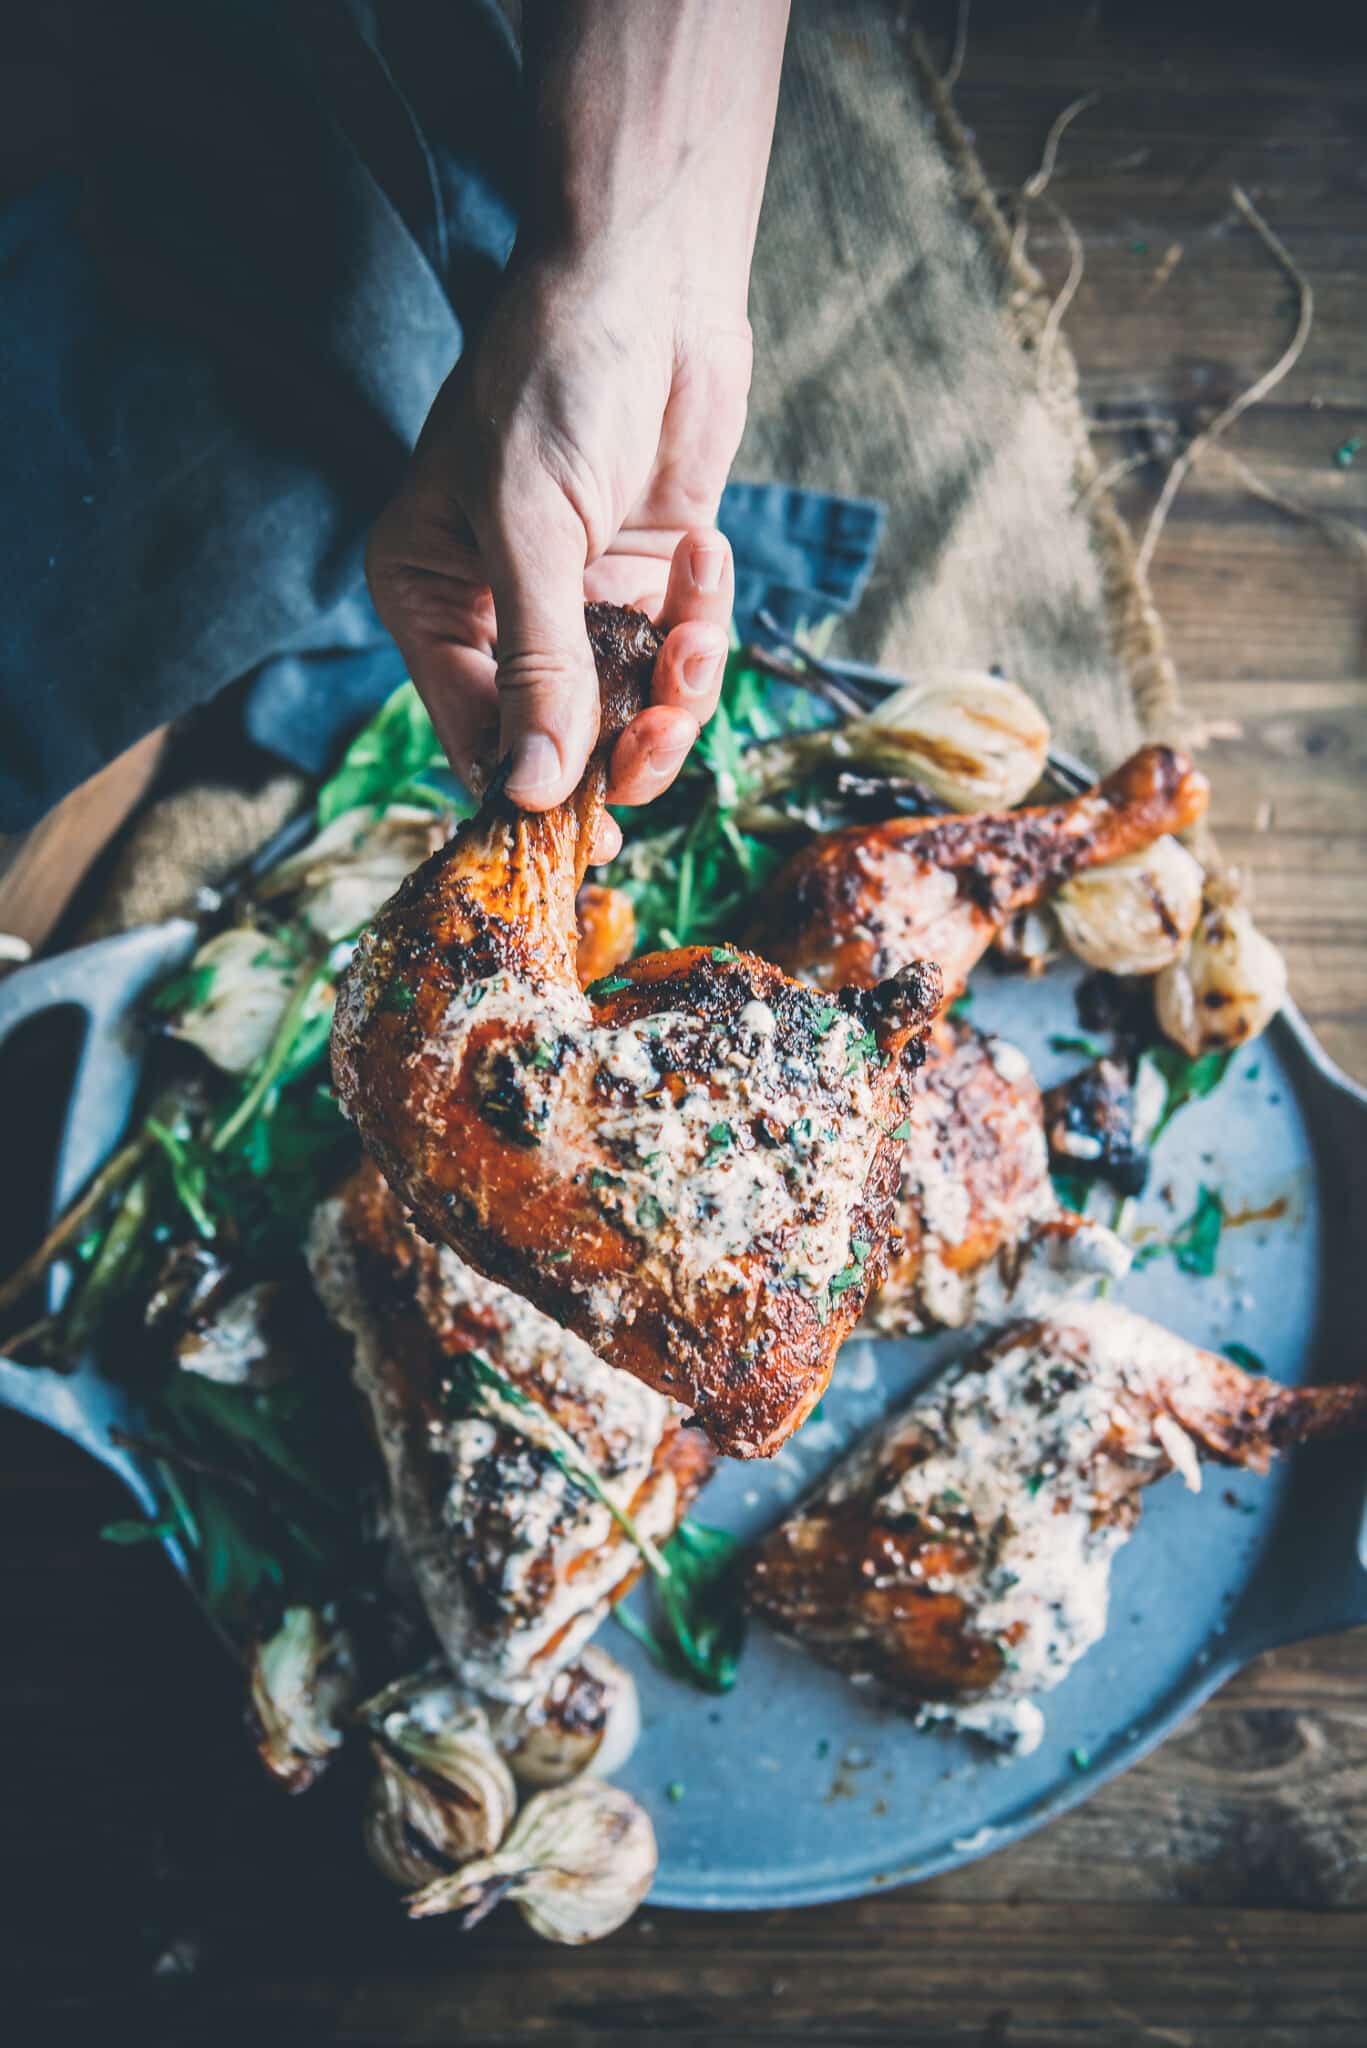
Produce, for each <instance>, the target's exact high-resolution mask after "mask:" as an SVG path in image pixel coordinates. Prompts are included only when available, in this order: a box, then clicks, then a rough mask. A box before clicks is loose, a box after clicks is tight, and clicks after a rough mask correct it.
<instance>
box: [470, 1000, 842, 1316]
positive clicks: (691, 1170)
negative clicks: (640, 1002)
mask: <svg viewBox="0 0 1367 2048" xmlns="http://www.w3.org/2000/svg"><path fill="white" fill-rule="evenodd" d="M476 991H478V993H476ZM472 998H473V1002H472ZM827 1015H828V1021H827V1022H826V1024H825V1027H824V1029H823V1030H822V1032H821V1033H820V1035H819V1036H817V1037H816V1038H815V1039H814V1040H813V1046H812V1048H808V1047H806V1046H804V1044H803V1043H802V1042H798V1043H797V1044H794V1043H792V1042H789V1040H787V1039H784V1040H780V1039H779V1038H778V1036H777V1033H776V1020H775V1017H774V1013H773V1011H772V1009H771V1008H770V1007H769V1005H768V1004H767V1003H764V1002H761V1001H759V1000H758V999H755V1000H751V1001H750V1002H748V1003H746V1004H745V1005H744V1006H743V1007H742V1009H741V1011H740V1013H739V1016H738V1018H737V1022H736V1024H735V1026H734V1027H733V1029H732V1032H731V1035H730V1037H729V1040H728V1039H727V1038H726V1037H720V1038H719V1037H718V1031H717V1026H716V1025H715V1024H710V1025H709V1026H708V1035H707V1041H706V1043H707V1049H708V1057H709V1060H710V1062H711V1063H712V1064H711V1065H710V1070H709V1071H708V1072H707V1074H706V1075H705V1076H699V1075H697V1074H696V1073H695V1072H692V1071H690V1070H692V1069H695V1068H696V1065H697V1059H698V1051H699V1046H700V1037H701V1027H700V1024H699V1020H698V1019H697V1018H696V1017H693V1016H690V1015H688V1014H686V1013H684V1012H676V1011H665V1012H662V1013H659V1014H656V1015H653V1016H649V1017H642V1018H639V1019H637V1020H635V1021H632V1022H629V1023H623V1024H615V1025H607V1024H598V1023H595V1022H594V1021H593V1014H592V1011H591V1010H590V1008H589V1006H588V1004H587V1002H586V1001H585V999H584V998H583V997H582V996H581V995H580V994H579V992H578V991H577V990H575V989H572V988H567V987H564V986H562V985H558V984H547V985H544V986H542V987H539V988H536V989H535V990H532V989H531V988H529V986H528V985H527V984H526V983H520V982H517V981H514V980H513V979H512V978H510V977H509V976H506V975H494V976H491V977H490V978H489V979H488V980H486V981H484V982H480V983H475V984H472V985H471V987H470V988H468V989H466V990H462V992H461V994H460V995H459V996H458V997H456V998H455V1000H454V1001H453V1002H452V1004H451V1005H450V1007H449V1008H448V1010H447V1012H446V1015H445V1017H444V1019H443V1022H442V1025H441V1030H440V1033H439V1037H440V1042H441V1044H442V1047H443V1051H444V1055H445V1057H446V1058H447V1059H449V1061H450V1062H451V1064H452V1066H456V1065H458V1064H459V1063H460V1062H461V1061H462V1060H463V1059H464V1057H465V1055H466V1049H467V1046H468V1042H469V1039H470V1035H471V1032H472V1031H473V1030H475V1029H476V1028H477V1027H478V1026H480V1025H482V1024H488V1023H489V1022H491V1021H497V1022H499V1023H501V1024H511V1025H523V1024H525V1023H526V1021H527V1020H528V1018H530V1017H534V1018H535V1021H536V1038H535V1041H534V1043H533V1044H532V1046H531V1047H530V1049H529V1053H528V1057H527V1059H526V1061H525V1063H522V1064H520V1065H519V1066H518V1067H517V1070H516V1072H515V1074H513V1075H512V1076H511V1077H510V1076H509V1073H508V1066H509V1055H508V1050H507V1047H508V1039H507V1037H506V1036H505V1035H504V1034H502V1033H500V1034H499V1039H498V1046H497V1049H496V1050H495V1052H494V1053H493V1055H492V1058H491V1059H490V1060H489V1062H488V1063H489V1065H490V1069H491V1071H490V1074H489V1076H488V1080H489V1085H490V1087H491V1089H492V1088H493V1087H494V1086H495V1085H502V1086H504V1087H505V1088H506V1087H509V1086H511V1087H513V1088H515V1091H516V1114H517V1117H518V1119H519V1124H520V1127H521V1128H523V1129H525V1130H526V1131H527V1132H528V1133H531V1134H534V1141H535V1142H536V1143H537V1144H538V1146H539V1148H540V1150H541V1154H542V1157H543V1159H544V1161H545V1164H546V1168H547V1171H548V1172H549V1173H551V1174H553V1173H554V1172H555V1171H556V1169H557V1166H559V1165H561V1164H563V1166H564V1170H565V1172H566V1173H567V1174H568V1173H583V1172H585V1171H586V1169H585V1167H584V1164H583V1156H584V1155H583V1139H584V1132H585V1130H586V1129H588V1128H589V1127H590V1119H589V1117H588V1115H587V1106H588V1104H589V1103H590V1102H591V1103H592V1120H591V1121H592V1129H593V1132H594V1136H595V1138H596V1139H597V1141H598V1144H599V1146H600V1148H601V1151H602V1155H603V1163H602V1164H601V1165H600V1166H598V1167H595V1168H591V1169H587V1171H588V1173H589V1179H590V1185H591V1189H592V1192H593V1195H594V1197H595V1199H596V1200H597V1202H598V1204H599V1206H600V1208H601V1209H602V1210H603V1213H604V1214H605V1215H606V1216H608V1217H610V1218H611V1219H612V1220H613V1221H614V1222H616V1223H619V1224H621V1225H622V1226H623V1227H624V1228H625V1229H626V1230H628V1231H629V1232H630V1233H631V1234H632V1235H633V1236H635V1237H637V1238H638V1239H639V1240H640V1242H641V1243H642V1245H643V1246H645V1247H646V1250H647V1254H648V1258H649V1260H650V1261H651V1262H652V1263H657V1264H658V1266H659V1268H660V1270H661V1271H662V1273H664V1274H666V1275H670V1274H672V1275H674V1276H677V1278H678V1280H679V1281H680V1282H681V1283H684V1284H689V1283H694V1282H696V1281H698V1280H699V1279H701V1278H704V1277H713V1278H717V1279H719V1280H720V1282H721V1284H723V1285H724V1284H725V1282H726V1279H727V1277H728V1275H727V1268H728V1262H731V1261H735V1260H739V1259H741V1258H743V1257H745V1256H746V1255H747V1254H749V1253H751V1252H753V1250H754V1248H755V1245H756V1243H757V1242H764V1241H766V1240H767V1241H768V1242H769V1243H770V1244H771V1245H772V1247H773V1249H774V1254H775V1263H774V1272H775V1277H776V1279H777V1280H778V1281H779V1283H780V1284H782V1283H783V1282H785V1281H786V1282H788V1283H789V1284H791V1285H793V1286H795V1287H799V1288H801V1289H803V1290H804V1291H806V1292H808V1293H810V1294H812V1295H820V1293H821V1292H822V1290H823V1289H824V1288H825V1287H826V1286H828V1284H829V1283H830V1282H831V1281H832V1280H833V1279H835V1278H836V1277H837V1275H839V1274H841V1273H842V1272H844V1271H847V1270H848V1269H849V1268H850V1266H851V1262H852V1260H858V1259H859V1257H860V1250H859V1247H857V1246H852V1244H851V1219H852V1216H853V1213H854V1210H855V1208H856V1206H857V1205H858V1202H859V1200H860V1197H861V1196H862V1194H863V1191H864V1185H865V1182H866V1180H867V1177H868V1172H869V1167H870V1165H871V1162H872V1157H873V1151H874V1146H875V1145H876V1142H877V1139H878V1134H879V1133H878V1126H877V1125H875V1124H874V1122H873V1117H874V1108H875V1103H874V1091H873V1086H872V1079H873V1075H874V1074H875V1073H876V1072H877V1070H878V1065H879V1055H878V1053H877V1051H876V1049H875V1047H874V1044H873V1041H872V1037H871V1034H870V1033H869V1032H867V1031H866V1030H865V1029H864V1028H863V1027H862V1025H861V1024H860V1022H859V1020H858V1019H857V1018H855V1017H852V1016H850V1015H848V1014H847V1013H846V1012H844V1011H842V1010H837V1009H836V1008H835V1007H834V1006H833V1005H832V1006H830V1009H829V1011H828V1013H827ZM481 1057H482V1056H481V1055H480V1053H479V1052H478V1051H476V1052H475V1054H474V1069H475V1073H476V1076H477V1080H478V1077H479V1075H480V1072H481V1068H480V1061H481ZM495 1063H497V1073H495V1072H494V1071H493V1068H494V1065H495ZM864 1255H865V1256H866V1255H867V1253H865V1254H864ZM736 1277H737V1278H738V1279H739V1277H740V1275H739V1271H738V1270H737V1274H736ZM610 1291H611V1290H610V1288H607V1287H600V1292H601V1293H602V1294H603V1297H604V1298H603V1299H602V1301H601V1302H599V1303H596V1304H594V1306H595V1313H596V1314H597V1315H598V1316H599V1319H600V1320H601V1321H604V1322H609V1323H610V1322H611V1321H612V1320H614V1318H615V1315H616V1314H617V1313H618V1311H617V1309H616V1305H615V1302H613V1301H611V1300H609V1299H608V1294H609V1293H610Z"/></svg>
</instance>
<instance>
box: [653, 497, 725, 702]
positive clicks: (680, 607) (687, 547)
mask: <svg viewBox="0 0 1367 2048" xmlns="http://www.w3.org/2000/svg"><path fill="white" fill-rule="evenodd" d="M735 594H736V589H735V573H734V570H733V567H732V562H731V549H730V547H729V545H728V543H727V541H726V538H725V535H723V534H720V533H717V532H716V531H715V530H714V529H712V528H710V527H695V528H693V529H692V531H690V532H688V533H686V534H684V536H683V538H682V540H680V542H679V544H678V546H677V547H676V548H675V550H674V559H673V561H672V562H671V564H670V569H669V586H668V589H667V590H666V592H665V601H664V608H663V610H662V611H661V613H660V624H661V625H662V626H664V627H665V628H666V637H665V643H664V646H663V647H662V648H661V649H660V654H659V658H658V659H657V661H656V663H655V680H654V683H653V685H652V687H651V693H650V694H651V698H652V700H653V702H654V703H656V704H670V705H673V706H676V707H677V708H678V709H679V710H681V711H686V712H688V714H689V715H690V717H692V718H696V719H697V721H698V723H699V725H705V724H706V722H707V720H708V719H709V718H710V717H711V716H712V713H713V712H714V711H715V710H716V708H717V699H718V697H719V696H720V694H721V684H722V674H723V671H724V670H725V667H726V655H727V650H728V648H729V646H730V634H729V632H728V630H727V628H728V626H729V623H730V619H731V610H732V606H733V604H734V602H735Z"/></svg>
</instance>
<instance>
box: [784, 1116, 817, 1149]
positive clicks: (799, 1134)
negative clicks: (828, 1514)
mask: <svg viewBox="0 0 1367 2048" xmlns="http://www.w3.org/2000/svg"><path fill="white" fill-rule="evenodd" d="M787 1135H788V1142H789V1144H790V1145H805V1144H806V1143H807V1140H808V1139H809V1138H810V1137H811V1135H812V1120H811V1118H810V1117H809V1116H800V1117H799V1118H798V1120H797V1122H796V1123H795V1124H789V1126H788V1133H787Z"/></svg>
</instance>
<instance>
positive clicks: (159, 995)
mask: <svg viewBox="0 0 1367 2048" xmlns="http://www.w3.org/2000/svg"><path fill="white" fill-rule="evenodd" d="M217 972H218V969H217V968H216V967H215V966H214V963H213V962H212V960H209V961H206V962H205V963H204V965H203V966H202V967H187V968H185V970H184V971H183V972H182V973H180V974H173V975H172V976H171V979H170V980H169V981H164V982H163V983H162V985H161V987H160V988H159V989H158V990H157V992H156V994H155V995H154V996H153V998H152V1008H153V1009H154V1010H155V1011H156V1012H157V1013H158V1014H159V1015H161V1016H169V1015H170V1014H171V1013H172V1012H173V1011H180V1010H197V1009H199V1008H200V1006H201V1004H203V1003H207V1002H208V1000H209V996H210V993H211V992H212V990H213V985H214V977H215V975H216V974H217Z"/></svg>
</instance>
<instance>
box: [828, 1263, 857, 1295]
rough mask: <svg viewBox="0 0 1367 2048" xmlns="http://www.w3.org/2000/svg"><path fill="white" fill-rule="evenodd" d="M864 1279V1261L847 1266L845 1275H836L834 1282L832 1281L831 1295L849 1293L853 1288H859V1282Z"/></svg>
mask: <svg viewBox="0 0 1367 2048" xmlns="http://www.w3.org/2000/svg"><path fill="white" fill-rule="evenodd" d="M863 1277H864V1267H863V1263H862V1261H856V1262H855V1264H854V1265H852V1266H846V1268H845V1270H844V1272H843V1273H837V1274H836V1276H835V1278H834V1280H832V1282H831V1293H832V1294H845V1293H848V1291H849V1289H850V1288H851V1287H857V1286H858V1285H859V1282H860V1281H861V1280H862V1279H863Z"/></svg>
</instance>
